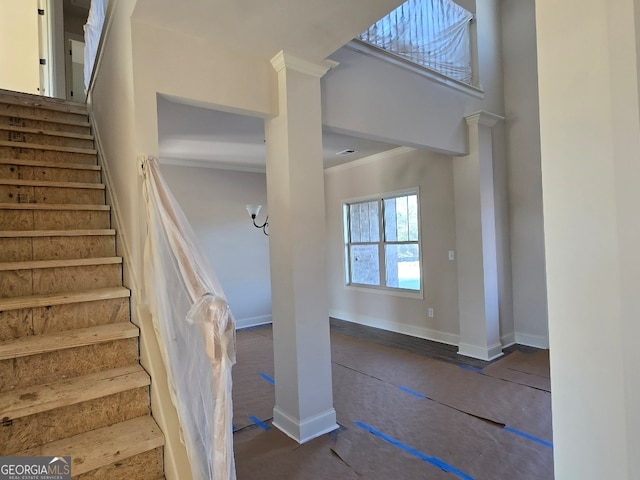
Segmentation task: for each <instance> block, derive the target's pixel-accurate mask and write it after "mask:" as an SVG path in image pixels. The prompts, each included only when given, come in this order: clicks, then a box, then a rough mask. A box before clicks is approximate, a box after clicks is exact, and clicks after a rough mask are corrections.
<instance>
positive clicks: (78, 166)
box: [0, 158, 102, 172]
mask: <svg viewBox="0 0 640 480" xmlns="http://www.w3.org/2000/svg"><path fill="white" fill-rule="evenodd" d="M0 165H18V166H24V167H41V168H61V169H69V170H92V171H96V172H99V171H100V170H102V168H101V167H100V165H84V164H82V163H58V162H46V161H44V162H43V161H40V160H22V159H19V158H0Z"/></svg>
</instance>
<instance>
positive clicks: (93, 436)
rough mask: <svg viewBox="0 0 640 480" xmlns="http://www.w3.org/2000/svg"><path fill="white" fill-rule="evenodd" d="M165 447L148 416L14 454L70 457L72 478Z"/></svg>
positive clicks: (160, 433)
mask: <svg viewBox="0 0 640 480" xmlns="http://www.w3.org/2000/svg"><path fill="white" fill-rule="evenodd" d="M163 445H164V436H163V435H162V432H161V431H160V428H158V425H156V423H155V422H154V421H153V419H152V418H151V416H149V415H146V416H144V417H138V418H134V419H133V420H128V421H126V422H121V423H116V424H115V425H112V426H110V427H104V428H100V429H97V430H92V431H90V432H87V433H82V434H80V435H75V436H73V437H69V438H65V439H62V440H57V441H55V442H51V443H47V444H44V445H41V446H39V447H34V448H30V449H28V450H23V451H22V452H20V453H17V454H16V455H20V456H40V455H47V456H48V455H57V456H63V455H70V456H71V474H72V475H73V476H74V477H75V476H77V475H81V474H83V473H86V472H90V471H91V470H95V469H97V468H100V467H102V466H105V465H110V464H112V463H115V462H118V461H122V460H124V459H126V458H129V457H133V456H134V455H139V454H141V453H144V452H148V451H149V450H153V449H155V448H158V447H162V446H163Z"/></svg>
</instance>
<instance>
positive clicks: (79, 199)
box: [0, 185, 105, 205]
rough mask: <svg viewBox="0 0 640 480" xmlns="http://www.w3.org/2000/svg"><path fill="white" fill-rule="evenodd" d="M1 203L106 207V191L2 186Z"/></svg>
mask: <svg viewBox="0 0 640 480" xmlns="http://www.w3.org/2000/svg"><path fill="white" fill-rule="evenodd" d="M0 203H44V204H48V205H51V204H74V205H104V203H105V196H104V190H94V189H89V188H59V187H28V186H21V185H20V186H19V185H0Z"/></svg>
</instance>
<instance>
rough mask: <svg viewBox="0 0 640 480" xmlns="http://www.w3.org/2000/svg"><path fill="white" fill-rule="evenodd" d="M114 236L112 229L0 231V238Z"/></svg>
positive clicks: (114, 232)
mask: <svg viewBox="0 0 640 480" xmlns="http://www.w3.org/2000/svg"><path fill="white" fill-rule="evenodd" d="M115 234H116V231H115V230H113V229H103V230H15V231H13V230H0V238H29V237H102V236H109V237H112V236H114V235H115Z"/></svg>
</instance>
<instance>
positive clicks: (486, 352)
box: [458, 343, 504, 361]
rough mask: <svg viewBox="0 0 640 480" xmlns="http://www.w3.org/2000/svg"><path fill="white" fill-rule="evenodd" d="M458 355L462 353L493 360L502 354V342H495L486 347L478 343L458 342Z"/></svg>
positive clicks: (480, 358) (466, 355) (467, 355)
mask: <svg viewBox="0 0 640 480" xmlns="http://www.w3.org/2000/svg"><path fill="white" fill-rule="evenodd" d="M458 355H464V356H465V357H472V358H477V359H479V360H486V361H490V360H495V359H496V358H498V357H501V356H502V355H504V354H503V353H502V344H501V343H496V344H494V345H490V346H488V347H483V346H480V345H471V344H469V343H460V344H458Z"/></svg>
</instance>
